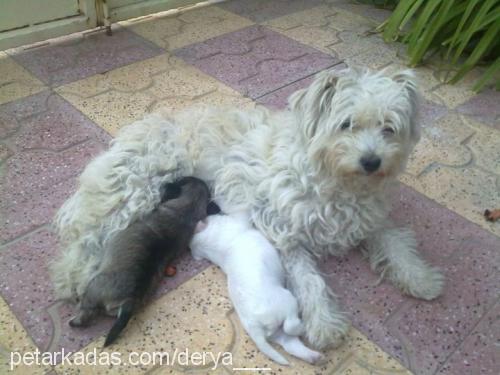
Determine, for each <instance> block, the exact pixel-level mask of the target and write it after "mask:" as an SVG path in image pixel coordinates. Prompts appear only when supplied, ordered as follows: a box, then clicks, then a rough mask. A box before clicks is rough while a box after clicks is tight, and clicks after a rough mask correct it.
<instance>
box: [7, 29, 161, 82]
mask: <svg viewBox="0 0 500 375" xmlns="http://www.w3.org/2000/svg"><path fill="white" fill-rule="evenodd" d="M160 53H162V49H161V48H159V47H157V46H156V45H154V44H153V43H151V42H149V41H146V40H145V39H143V38H141V37H140V36H138V35H136V34H134V33H131V32H129V31H127V30H123V29H119V30H115V31H114V32H113V35H112V36H108V35H106V33H105V32H104V31H100V32H96V33H93V34H88V35H86V36H84V37H79V38H74V39H72V40H68V41H65V42H64V43H60V44H57V45H49V46H43V47H39V48H35V49H31V50H28V51H23V50H22V49H21V48H19V49H17V50H15V51H14V52H13V53H12V54H11V55H12V57H13V58H14V59H15V60H16V61H17V62H18V63H19V64H21V65H22V66H24V67H25V68H26V69H28V70H29V71H30V72H31V73H33V74H34V75H35V76H36V77H37V78H39V79H40V80H41V81H43V82H45V83H46V84H48V85H50V86H53V87H55V86H60V85H63V84H65V83H69V82H73V81H77V80H80V79H82V78H85V77H89V76H92V75H94V74H98V73H104V72H107V71H108V70H111V69H115V68H118V67H120V66H123V65H127V64H131V63H133V62H136V61H140V60H144V59H147V58H150V57H153V56H156V55H158V54H160Z"/></svg>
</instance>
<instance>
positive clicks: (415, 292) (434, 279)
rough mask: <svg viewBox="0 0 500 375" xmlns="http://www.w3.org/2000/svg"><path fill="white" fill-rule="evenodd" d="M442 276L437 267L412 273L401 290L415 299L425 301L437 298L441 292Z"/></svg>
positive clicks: (442, 285)
mask: <svg viewBox="0 0 500 375" xmlns="http://www.w3.org/2000/svg"><path fill="white" fill-rule="evenodd" d="M443 287H444V275H443V273H442V272H441V270H439V268H437V267H426V268H425V269H422V270H419V271H418V272H415V273H413V274H412V275H410V277H409V278H408V281H407V283H406V285H405V286H403V290H404V291H405V292H406V293H408V294H410V295H412V296H413V297H416V298H421V299H425V300H427V301H430V300H433V299H434V298H436V297H439V296H440V295H441V293H442V292H443Z"/></svg>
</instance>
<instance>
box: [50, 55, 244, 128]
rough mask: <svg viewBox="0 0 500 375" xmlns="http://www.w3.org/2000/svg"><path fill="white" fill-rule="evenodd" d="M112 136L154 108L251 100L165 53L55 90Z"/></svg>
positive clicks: (175, 108)
mask: <svg viewBox="0 0 500 375" xmlns="http://www.w3.org/2000/svg"><path fill="white" fill-rule="evenodd" d="M57 91H58V92H59V94H60V95H62V96H63V97H64V98H65V99H67V100H68V101H69V102H71V103H72V104H73V105H74V106H75V107H76V108H78V109H79V110H80V111H82V112H83V113H84V114H86V115H87V116H88V117H89V118H90V119H91V120H93V121H94V122H95V123H97V124H98V125H100V126H101V127H103V128H104V129H106V130H107V131H108V132H109V133H111V134H116V132H117V131H118V129H120V128H121V127H122V126H123V125H126V124H129V123H131V122H133V121H134V120H137V119H139V118H141V117H143V116H144V114H146V113H149V112H153V111H155V110H158V109H165V110H168V111H177V110H180V109H183V108H186V107H188V106H190V105H193V104H196V103H204V104H213V105H222V106H223V105H238V106H251V105H252V104H251V101H250V100H249V99H246V98H243V97H242V96H241V95H240V94H239V93H237V92H236V91H234V90H232V89H230V88H228V87H227V86H225V85H222V84H221V83H219V82H218V81H217V80H215V79H214V78H212V77H209V76H207V75H205V74H203V73H202V72H200V71H199V70H198V69H195V68H193V67H192V66H189V65H187V64H185V63H184V62H183V61H181V60H179V59H177V58H175V57H172V56H170V55H168V54H163V55H160V56H157V57H154V58H152V59H148V60H145V61H141V62H138V63H135V64H131V65H127V66H124V67H122V68H118V69H115V70H112V71H110V72H107V73H104V74H101V75H99V76H92V77H89V78H87V79H84V80H81V81H78V82H74V83H72V84H69V85H65V86H62V87H59V88H58V89H57Z"/></svg>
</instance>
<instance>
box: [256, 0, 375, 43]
mask: <svg viewBox="0 0 500 375" xmlns="http://www.w3.org/2000/svg"><path fill="white" fill-rule="evenodd" d="M264 25H266V26H268V27H270V28H271V29H273V30H275V31H277V32H279V33H282V34H284V35H286V36H288V37H290V38H292V39H295V40H297V41H299V42H301V43H304V44H307V45H310V46H313V47H315V48H317V49H319V50H321V51H323V52H326V53H331V52H332V50H331V49H329V48H327V47H328V46H330V45H332V44H334V43H339V42H340V41H341V40H340V39H339V38H338V36H337V34H338V33H339V32H340V31H345V30H348V31H352V30H356V33H361V32H363V31H366V30H370V29H373V28H374V27H375V26H376V24H375V23H373V22H371V21H369V20H367V19H365V18H363V17H361V16H358V15H356V14H353V13H350V12H346V11H344V10H341V9H337V8H334V7H332V6H326V5H322V6H318V7H314V8H311V9H308V10H304V11H300V12H296V13H292V14H289V15H286V16H283V17H279V18H276V19H273V20H270V21H267V22H266V23H264Z"/></svg>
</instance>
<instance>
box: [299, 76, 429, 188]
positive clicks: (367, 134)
mask: <svg viewBox="0 0 500 375" xmlns="http://www.w3.org/2000/svg"><path fill="white" fill-rule="evenodd" d="M417 101H418V93H417V88H416V82H415V76H414V74H413V72H412V71H411V70H404V71H402V72H399V73H396V74H393V75H389V74H388V73H386V72H384V71H382V72H372V71H369V70H366V69H347V70H343V71H325V72H322V73H320V74H318V75H317V77H316V79H315V80H314V82H313V83H312V84H311V85H310V86H309V87H308V88H306V89H303V90H300V91H297V92H296V93H294V94H293V95H292V96H291V97H290V107H291V109H292V110H293V111H294V113H295V116H296V118H297V125H298V126H299V128H300V129H299V130H300V132H301V133H302V136H303V140H304V142H305V144H306V148H307V153H308V156H309V158H310V160H311V162H312V164H313V166H314V167H315V169H316V170H317V172H318V173H321V174H323V175H324V174H327V175H329V176H331V177H334V178H335V179H336V180H344V181H351V182H354V183H357V184H358V185H359V184H360V185H362V186H367V185H370V184H374V185H378V184H377V182H380V181H383V180H385V179H386V178H394V177H395V176H396V175H397V174H398V173H399V172H401V171H402V170H403V169H404V167H405V165H406V162H407V159H408V155H409V154H410V152H411V150H412V149H413V147H414V146H415V144H416V143H417V142H418V140H419V138H420V132H419V129H418V125H417V123H416V112H417V108H416V107H417Z"/></svg>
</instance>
